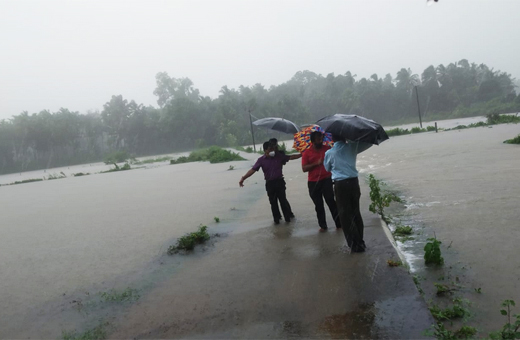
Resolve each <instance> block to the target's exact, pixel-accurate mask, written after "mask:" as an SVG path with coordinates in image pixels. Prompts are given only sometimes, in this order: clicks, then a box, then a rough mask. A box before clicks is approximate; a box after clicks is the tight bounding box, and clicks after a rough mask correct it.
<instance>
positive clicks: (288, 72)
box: [0, 0, 520, 119]
mask: <svg viewBox="0 0 520 340" xmlns="http://www.w3.org/2000/svg"><path fill="white" fill-rule="evenodd" d="M518 13H520V1H517V0H511V1H493V0H481V1H477V0H467V1H462V0H456V1H455V0H440V1H439V2H438V3H433V4H432V5H431V6H427V5H426V1H423V0H413V1H412V0H409V1H366V0H362V1H354V0H349V1H345V0H342V1H303V0H299V1H266V0H261V1H253V0H248V1H224V0H220V1H214V0H211V1H194V0H189V1H179V0H176V1H150V0H147V1H106V0H103V1H19V0H18V1H6V0H3V1H1V2H0V45H1V49H0V51H1V53H0V63H1V65H2V66H1V67H0V119H5V118H9V117H11V116H13V115H18V114H20V113H21V112H22V111H24V110H26V111H29V113H32V112H39V111H40V110H44V109H48V110H51V111H55V110H57V109H59V108H60V107H65V108H68V109H70V110H74V111H80V112H82V113H84V112H86V111H87V110H101V109H102V107H103V104H104V103H106V102H108V101H109V100H110V98H111V96H112V95H119V94H121V95H123V97H125V98H128V99H133V100H135V101H136V102H137V103H142V104H144V105H154V106H157V102H156V100H157V98H156V96H154V95H153V90H154V89H155V86H156V83H155V75H156V74H157V73H158V72H161V71H165V72H168V74H169V75H170V76H171V77H176V78H181V77H188V78H190V79H191V80H192V81H193V83H194V87H195V88H197V89H199V90H200V93H201V95H204V96H210V97H212V98H214V97H215V96H217V95H218V93H219V90H220V89H221V87H222V86H224V85H227V86H228V87H230V88H237V87H238V86H239V85H245V86H252V85H254V84H255V83H261V84H263V85H265V86H266V87H269V86H271V85H279V84H280V83H283V82H285V81H288V80H289V79H290V78H291V77H292V76H293V75H294V74H295V73H296V72H297V71H301V70H310V71H313V72H316V73H319V74H324V75H325V74H328V73H331V72H334V73H335V74H343V73H345V72H346V71H348V70H350V71H351V72H352V74H357V75H358V77H369V76H370V75H371V74H373V73H377V74H378V75H379V76H384V75H385V74H387V73H391V74H392V75H393V76H394V77H395V75H396V73H397V71H399V70H400V69H401V68H403V67H404V68H408V67H410V68H411V69H412V70H413V71H414V72H416V73H420V72H422V71H423V70H424V69H425V68H426V67H427V66H428V65H434V66H437V65H438V64H441V63H443V64H448V63H452V62H457V61H458V60H460V59H468V60H470V61H471V62H475V63H477V64H479V63H485V64H487V65H488V66H489V67H494V68H495V70H497V69H499V70H501V71H505V72H508V73H511V74H512V76H513V77H519V76H520V64H519V63H518V53H517V52H518V44H517V42H518V38H517V34H518V32H520V21H518Z"/></svg>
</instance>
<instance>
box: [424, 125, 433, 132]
mask: <svg viewBox="0 0 520 340" xmlns="http://www.w3.org/2000/svg"><path fill="white" fill-rule="evenodd" d="M426 131H435V126H431V125H430V126H427V127H426Z"/></svg>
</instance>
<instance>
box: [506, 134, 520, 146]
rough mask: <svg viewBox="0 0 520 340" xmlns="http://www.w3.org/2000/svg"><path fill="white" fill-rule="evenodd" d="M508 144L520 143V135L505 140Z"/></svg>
mask: <svg viewBox="0 0 520 340" xmlns="http://www.w3.org/2000/svg"><path fill="white" fill-rule="evenodd" d="M504 143H506V144H520V135H518V136H516V137H515V138H511V139H507V140H505V141H504Z"/></svg>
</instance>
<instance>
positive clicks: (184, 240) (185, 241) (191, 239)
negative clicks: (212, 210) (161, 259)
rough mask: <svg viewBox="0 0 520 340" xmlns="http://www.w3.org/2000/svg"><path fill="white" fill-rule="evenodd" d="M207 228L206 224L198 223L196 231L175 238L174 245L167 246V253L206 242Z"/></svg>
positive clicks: (207, 237) (186, 249)
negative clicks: (175, 242)
mask: <svg viewBox="0 0 520 340" xmlns="http://www.w3.org/2000/svg"><path fill="white" fill-rule="evenodd" d="M207 229H208V227H207V226H205V225H200V226H199V230H198V231H196V232H193V233H189V234H186V235H184V236H182V237H181V238H179V239H178V240H177V244H176V245H171V246H170V247H169V248H168V251H167V253H168V255H173V254H177V253H178V252H179V251H181V250H185V251H188V250H193V248H195V246H196V245H197V244H199V243H204V242H206V241H207V240H209V238H210V236H209V234H208V232H207Z"/></svg>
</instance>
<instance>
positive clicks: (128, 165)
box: [101, 163, 132, 173]
mask: <svg viewBox="0 0 520 340" xmlns="http://www.w3.org/2000/svg"><path fill="white" fill-rule="evenodd" d="M125 170H132V168H131V167H130V164H128V163H125V165H123V166H122V167H120V166H118V165H117V164H116V163H114V168H112V169H109V170H107V171H101V173H106V172H115V171H125Z"/></svg>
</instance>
